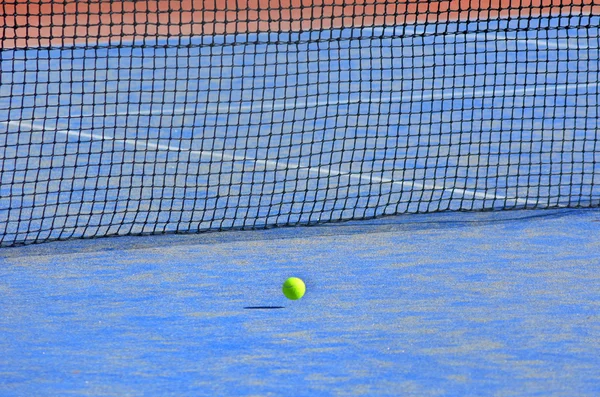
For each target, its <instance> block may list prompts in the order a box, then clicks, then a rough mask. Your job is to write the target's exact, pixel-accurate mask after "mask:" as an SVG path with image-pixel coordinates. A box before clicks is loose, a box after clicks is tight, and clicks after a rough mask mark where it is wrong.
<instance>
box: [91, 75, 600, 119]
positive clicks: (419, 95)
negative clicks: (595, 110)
mask: <svg viewBox="0 0 600 397" xmlns="http://www.w3.org/2000/svg"><path fill="white" fill-rule="evenodd" d="M599 87H600V82H596V83H587V84H582V83H576V84H556V85H543V86H539V85H532V86H530V87H524V88H506V87H493V88H490V89H477V90H475V89H469V88H468V87H465V88H462V89H454V90H453V91H452V92H448V90H444V89H440V90H437V91H434V90H427V91H420V92H419V91H415V92H412V93H410V94H405V95H400V96H389V97H388V98H382V97H379V98H373V97H370V96H368V97H363V98H357V99H347V100H321V101H311V102H309V101H299V100H298V99H293V100H281V101H277V100H272V101H268V100H262V101H260V103H258V104H256V105H248V106H241V105H239V104H236V103H235V102H228V103H225V104H216V105H214V104H207V105H204V104H195V105H194V106H193V107H192V108H193V110H194V111H195V110H197V109H198V107H200V108H202V110H204V112H202V114H215V113H222V114H223V115H225V114H227V113H230V112H239V113H249V112H253V111H257V112H259V111H260V112H275V111H286V110H296V109H305V108H306V109H307V108H310V107H322V106H342V105H354V104H363V103H364V104H369V103H403V102H414V101H419V102H425V101H444V100H453V99H456V100H460V99H476V98H494V97H522V96H531V95H545V94H546V93H547V92H553V93H559V92H566V91H569V90H578V89H583V88H585V89H587V88H599ZM456 91H458V92H456ZM247 102H249V101H247ZM270 103H272V106H269V104H270ZM159 107H160V108H161V111H160V112H159V113H157V112H156V111H152V110H149V111H139V110H138V111H135V110H128V111H126V112H117V113H112V114H99V113H92V114H85V115H84V116H88V117H91V116H99V117H112V116H176V115H186V114H188V113H187V107H184V108H181V109H172V110H170V109H164V107H165V104H160V105H159ZM189 115H190V116H193V115H194V114H189Z"/></svg>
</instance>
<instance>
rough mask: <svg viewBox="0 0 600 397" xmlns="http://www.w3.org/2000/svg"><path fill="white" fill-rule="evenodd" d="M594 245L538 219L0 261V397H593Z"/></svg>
mask: <svg viewBox="0 0 600 397" xmlns="http://www.w3.org/2000/svg"><path fill="white" fill-rule="evenodd" d="M599 237H600V212H599V211H598V210H558V211H554V210H547V211H514V212H494V213H445V214H428V215H404V216H395V217H387V218H383V219H380V220H376V221H361V222H350V223H344V224H337V225H330V226H318V227H312V228H286V229H274V230H268V231H254V232H222V233H210V234H202V235H170V236H151V237H119V238H109V239H101V240H80V241H71V242H58V243H48V244H42V245H34V246H28V247H21V248H7V249H3V250H0V263H1V265H0V308H1V310H2V316H0V351H1V352H2V354H1V355H0V374H1V376H0V395H2V396H6V397H9V396H34V395H35V396H56V395H78V396H145V395H162V396H174V395H190V396H191V395H193V396H215V395H248V396H250V395H261V396H268V395H273V396H275V395H277V396H278V395H290V396H315V395H323V396H348V395H370V396H374V395H377V396H386V395H390V396H397V395H403V396H440V395H452V396H455V395H478V396H485V395H489V396H506V395H532V396H533V395H537V396H539V395H543V396H597V395H598V394H599V393H600V372H598V368H599V367H600V358H599V357H600V316H599V307H600V275H599V274H600V272H599V271H598V270H599V269H600V259H599V255H598V254H599V253H600V238H599ZM289 276H299V277H302V278H303V279H304V280H305V281H306V284H307V293H306V295H305V297H304V298H303V299H301V300H299V301H287V300H286V299H285V298H284V297H283V295H282V293H281V290H280V287H281V283H282V282H283V281H284V280H285V278H287V277H289ZM257 306H267V307H278V306H282V307H283V308H280V309H247V307H257Z"/></svg>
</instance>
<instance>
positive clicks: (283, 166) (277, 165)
mask: <svg viewBox="0 0 600 397" xmlns="http://www.w3.org/2000/svg"><path fill="white" fill-rule="evenodd" d="M1 123H3V124H7V125H12V126H15V127H18V128H21V127H22V126H25V127H26V128H29V129H31V130H33V131H52V132H56V133H59V134H64V135H67V136H73V137H76V138H81V137H85V138H88V139H96V140H100V141H115V140H117V139H116V138H114V137H111V136H106V135H100V134H92V133H86V132H76V131H71V130H66V129H61V130H54V129H52V130H48V129H47V128H45V127H44V126H36V125H35V124H33V123H28V122H24V121H2V122H1ZM118 141H119V142H123V143H125V144H127V145H129V146H132V147H134V148H136V149H138V148H140V149H158V150H165V151H175V152H181V151H182V150H181V148H179V147H176V146H172V145H162V144H155V143H150V142H142V141H139V140H135V139H123V140H121V139H119V140H118ZM185 152H187V153H190V154H196V155H198V156H199V157H200V158H203V157H204V158H207V159H209V160H214V159H216V160H221V161H222V160H225V161H240V162H252V163H254V164H261V165H264V166H268V167H271V168H273V169H272V170H271V171H273V170H281V171H285V170H290V169H295V170H300V171H306V172H309V173H313V174H319V175H323V176H327V177H330V176H348V177H349V178H350V179H354V180H359V181H367V182H377V183H391V184H392V185H399V186H403V187H408V188H414V187H417V188H419V189H422V190H439V191H447V190H449V191H451V192H452V193H453V194H454V193H456V194H459V195H461V196H463V197H465V196H467V197H475V198H479V199H482V200H505V201H514V202H515V203H516V204H519V205H527V204H529V203H530V201H529V200H523V199H517V198H508V197H503V196H498V195H493V194H487V193H481V192H478V191H475V190H468V189H460V188H446V187H445V186H439V185H435V184H421V183H416V182H404V181H395V180H393V179H389V178H380V177H376V176H368V175H363V174H355V173H349V172H341V171H334V170H332V169H330V168H325V167H301V166H299V165H293V164H289V163H286V162H280V161H275V160H259V159H252V158H247V157H241V156H232V155H227V154H219V153H216V152H211V151H203V150H186V151H185Z"/></svg>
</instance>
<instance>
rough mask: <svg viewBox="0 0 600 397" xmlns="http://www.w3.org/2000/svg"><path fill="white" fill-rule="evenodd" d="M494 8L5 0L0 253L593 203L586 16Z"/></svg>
mask: <svg viewBox="0 0 600 397" xmlns="http://www.w3.org/2000/svg"><path fill="white" fill-rule="evenodd" d="M242 3H243V4H242ZM502 3H507V4H504V5H503V6H502V7H501V6H500V5H499V2H494V1H487V2H484V1H445V2H444V1H440V2H412V1H410V2H391V1H380V0H373V1H366V2H365V1H354V0H353V1H350V0H348V1H330V2H307V1H300V0H298V1H291V2H290V1H287V2H285V1H269V0H267V1H248V2H240V1H236V2H229V1H227V2H209V1H204V2H203V1H194V2H192V1H129V2H117V1H100V2H93V1H68V0H67V1H51V2H45V1H39V0H38V1H22V2H21V1H15V0H12V1H3V2H2V4H1V5H0V10H1V15H0V19H1V21H0V22H2V26H4V27H3V28H2V29H1V30H0V34H1V35H2V36H1V38H0V46H1V47H2V49H1V52H0V63H1V87H0V184H1V185H0V246H12V245H18V244H26V243H34V242H42V241H50V240H57V239H68V238H81V237H99V236H109V235H128V234H150V233H167V232H197V231H209V230H226V229H235V228H240V229H246V228H247V229H253V228H264V227H270V226H283V225H302V224H313V223H320V222H330V221H339V220H349V219H364V218H371V217H377V216H382V215H386V214H401V213H419V212H435V211H447V210H506V209H517V208H556V207H591V206H598V205H599V204H600V143H599V139H600V134H599V125H600V124H599V120H600V91H599V83H598V81H599V67H600V57H599V55H600V17H599V15H600V6H598V5H596V3H595V2H594V1H569V2H566V1H561V0H555V1H538V2H537V4H536V2H535V1H529V2H527V4H526V3H525V2H519V1H516V2H515V1H513V2H512V3H513V4H517V5H516V6H512V5H511V2H502Z"/></svg>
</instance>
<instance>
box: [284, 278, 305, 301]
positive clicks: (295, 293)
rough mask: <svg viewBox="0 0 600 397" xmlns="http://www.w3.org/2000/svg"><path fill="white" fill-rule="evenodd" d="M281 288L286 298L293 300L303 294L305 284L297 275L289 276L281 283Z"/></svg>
mask: <svg viewBox="0 0 600 397" xmlns="http://www.w3.org/2000/svg"><path fill="white" fill-rule="evenodd" d="M282 290H283V294H284V295H285V297H286V298H288V299H291V300H293V301H295V300H298V299H300V298H302V297H303V296H304V293H305V292H306V285H304V281H302V280H300V279H299V278H298V277H290V278H288V279H287V280H285V282H284V283H283V288H282Z"/></svg>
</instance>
